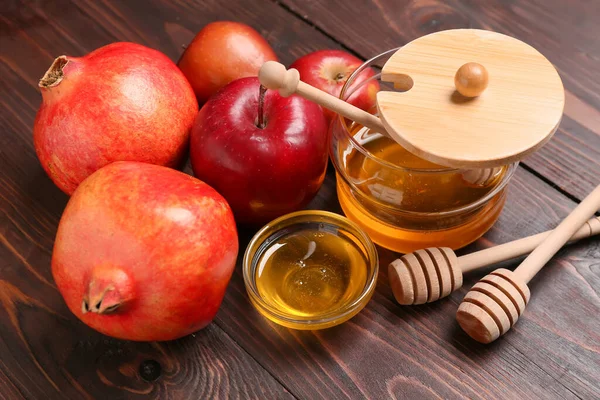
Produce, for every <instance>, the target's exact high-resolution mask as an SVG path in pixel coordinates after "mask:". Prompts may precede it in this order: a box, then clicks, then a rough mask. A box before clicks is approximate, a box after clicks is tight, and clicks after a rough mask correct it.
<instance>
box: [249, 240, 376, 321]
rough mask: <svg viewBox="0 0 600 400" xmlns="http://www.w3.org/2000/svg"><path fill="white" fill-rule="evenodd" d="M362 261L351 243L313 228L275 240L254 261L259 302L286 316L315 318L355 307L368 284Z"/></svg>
mask: <svg viewBox="0 0 600 400" xmlns="http://www.w3.org/2000/svg"><path fill="white" fill-rule="evenodd" d="M366 262H367V261H366V259H365V256H364V255H363V254H362V252H361V251H360V249H359V248H358V247H357V245H356V244H355V243H353V242H352V241H348V240H346V239H345V238H343V237H341V236H340V235H339V234H336V233H333V232H327V231H323V230H320V229H319V228H317V229H307V230H303V231H301V232H296V233H291V234H289V235H285V236H283V237H281V238H279V239H277V240H276V241H275V242H274V243H273V244H271V247H270V249H269V250H268V251H265V252H264V253H263V254H262V256H261V257H260V259H259V260H258V268H257V269H256V286H257V289H258V293H259V295H260V296H261V297H262V299H263V300H264V301H265V302H266V303H268V304H270V305H271V306H273V307H276V308H278V309H280V310H283V311H284V312H285V313H286V314H289V315H295V316H301V317H318V316H319V315H322V314H323V313H327V312H335V310H336V309H341V308H343V307H344V306H346V305H348V304H349V303H351V302H353V301H354V300H355V299H356V297H357V296H358V295H360V293H361V292H362V291H363V289H364V287H365V283H366V281H367V271H366V268H365V265H366Z"/></svg>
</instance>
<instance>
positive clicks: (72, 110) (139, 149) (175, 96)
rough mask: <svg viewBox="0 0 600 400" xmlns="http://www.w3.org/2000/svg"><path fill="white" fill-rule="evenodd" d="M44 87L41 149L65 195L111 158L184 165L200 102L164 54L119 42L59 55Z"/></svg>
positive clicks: (36, 131)
mask: <svg viewBox="0 0 600 400" xmlns="http://www.w3.org/2000/svg"><path fill="white" fill-rule="evenodd" d="M39 87H40V90H41V92H42V105H41V106H40V109H39V110H38V113H37V116H36V118H35V123H34V127H33V138H34V145H35V150H36V153H37V155H38V158H39V160H40V162H41V164H42V166H43V168H44V170H45V171H46V173H47V174H48V175H49V176H50V178H51V179H52V180H53V181H54V183H55V184H56V185H57V186H58V187H59V188H60V189H61V190H62V191H64V192H65V193H67V194H72V193H73V191H74V190H75V188H77V186H78V185H79V184H80V183H81V181H83V180H84V179H85V178H86V177H87V176H89V175H90V174H91V173H93V172H94V171H96V170H97V169H99V168H101V167H103V166H104V165H106V164H109V163H111V162H113V161H119V160H121V161H141V162H147V163H152V164H159V165H164V166H168V167H177V166H179V165H180V164H181V163H182V161H183V158H184V157H185V153H186V150H187V144H188V140H189V133H190V128H191V126H192V123H193V122H194V118H195V116H196V113H197V112H198V103H197V101H196V97H195V95H194V92H193V90H192V88H191V86H190V84H189V83H188V81H187V80H186V78H185V76H184V75H183V74H182V73H181V71H180V70H179V69H178V68H177V66H176V65H175V64H174V63H173V62H172V61H171V60H170V59H169V58H167V56H165V55H164V54H162V53H160V52H158V51H156V50H152V49H149V48H147V47H144V46H141V45H139V44H134V43H113V44H110V45H107V46H104V47H101V48H99V49H97V50H95V51H93V52H91V53H89V54H88V55H86V56H84V57H81V58H77V57H68V56H60V57H58V58H57V59H56V60H54V63H53V64H52V66H51V67H50V69H49V70H48V71H47V72H46V74H45V75H44V76H43V77H42V79H41V80H40V82H39Z"/></svg>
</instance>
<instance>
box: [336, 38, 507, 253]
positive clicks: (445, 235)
mask: <svg viewBox="0 0 600 400" xmlns="http://www.w3.org/2000/svg"><path fill="white" fill-rule="evenodd" d="M397 50H398V49H393V50H389V51H387V52H385V53H382V54H380V55H378V56H376V57H373V58H372V59H370V60H368V61H366V62H365V63H364V64H362V65H361V66H360V67H359V68H358V69H357V70H356V71H354V72H353V73H352V74H351V75H350V77H349V78H348V80H347V81H346V83H345V85H344V86H343V88H342V91H341V93H340V98H341V99H342V100H345V101H346V100H348V99H349V98H350V97H351V96H353V95H356V94H357V92H358V90H360V89H361V88H363V86H365V85H369V84H370V83H372V81H373V80H376V81H378V82H379V86H380V90H388V91H396V90H397V89H395V88H394V87H393V86H392V85H391V84H390V83H387V82H383V81H381V72H380V71H381V66H383V65H384V64H385V62H386V61H387V60H388V59H389V58H390V57H391V56H392V55H393V54H394V53H395V52H396V51H397ZM369 68H371V69H372V70H373V71H374V73H375V75H374V76H372V77H367V78H365V74H364V73H363V72H365V70H367V69H369ZM368 90H371V89H368ZM369 112H371V113H373V114H375V113H376V112H377V109H376V106H375V105H373V107H372V108H371V109H370V110H369ZM330 135H331V136H330V148H329V151H330V158H331V161H332V163H333V165H334V166H335V169H336V171H337V194H338V199H339V201H340V205H341V207H342V210H343V211H344V214H345V215H346V216H347V217H348V218H349V219H351V220H352V221H353V222H355V223H356V224H358V225H359V226H360V227H361V228H362V229H363V230H364V231H365V232H366V233H367V234H368V235H369V236H370V237H371V239H372V240H373V241H374V242H375V243H377V244H378V245H380V246H383V247H385V248H388V249H390V250H393V251H396V252H400V253H409V252H412V251H415V250H419V249H423V248H426V247H441V246H444V247H450V248H452V249H458V248H460V247H463V246H466V245H468V244H469V243H471V242H473V241H475V240H476V239H478V238H479V237H480V236H482V235H483V234H484V233H485V232H486V231H487V230H488V229H490V228H491V227H492V225H493V224H494V223H495V222H496V220H497V219H498V217H499V215H500V212H501V211H502V208H503V206H504V202H505V199H506V190H505V189H506V185H507V184H508V182H509V180H510V178H511V177H512V176H513V174H514V172H515V170H516V168H517V163H513V164H510V165H504V166H502V167H497V168H488V169H470V170H467V169H455V168H448V167H443V166H439V165H435V164H432V163H429V162H427V161H425V160H423V159H420V158H419V157H417V156H415V155H413V154H411V153H409V152H408V151H407V150H405V149H403V148H402V147H401V146H400V145H399V144H397V143H395V142H394V141H392V140H391V139H389V138H387V137H385V136H383V135H382V134H380V133H377V132H372V131H370V130H369V129H367V128H365V127H363V126H362V125H359V124H357V123H356V122H353V121H350V120H348V119H346V118H344V117H342V116H340V115H337V116H336V118H334V119H333V121H332V122H331V125H330Z"/></svg>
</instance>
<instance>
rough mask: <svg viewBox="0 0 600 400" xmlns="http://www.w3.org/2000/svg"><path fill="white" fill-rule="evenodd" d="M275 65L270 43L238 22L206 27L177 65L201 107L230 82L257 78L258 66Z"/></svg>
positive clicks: (213, 24) (274, 56)
mask: <svg viewBox="0 0 600 400" xmlns="http://www.w3.org/2000/svg"><path fill="white" fill-rule="evenodd" d="M269 60H275V61H277V56H276V55H275V52H274V51H273V49H272V48H271V46H269V43H267V41H266V40H265V39H264V38H263V37H262V36H261V35H260V34H259V33H258V32H257V31H255V30H254V29H252V28H251V27H249V26H248V25H245V24H241V23H239V22H229V21H218V22H213V23H210V24H208V25H206V26H205V27H204V28H202V30H200V32H198V34H197V35H196V37H195V38H194V39H193V40H192V42H191V43H190V44H189V46H188V47H187V48H186V50H185V52H184V53H183V54H182V56H181V58H180V59H179V62H178V65H179V68H180V69H181V71H182V72H183V74H184V75H185V76H186V77H187V78H188V81H189V82H190V83H191V85H192V88H193V89H194V92H195V93H196V97H197V98H198V101H199V102H200V103H201V104H202V103H204V102H205V101H206V100H208V98H209V97H210V96H212V95H213V94H215V93H216V92H217V90H219V89H221V88H222V87H223V86H225V85H227V84H228V83H229V82H231V81H233V80H235V79H238V78H243V77H247V76H256V75H257V74H258V70H259V68H260V67H261V65H262V64H263V63H264V62H266V61H269Z"/></svg>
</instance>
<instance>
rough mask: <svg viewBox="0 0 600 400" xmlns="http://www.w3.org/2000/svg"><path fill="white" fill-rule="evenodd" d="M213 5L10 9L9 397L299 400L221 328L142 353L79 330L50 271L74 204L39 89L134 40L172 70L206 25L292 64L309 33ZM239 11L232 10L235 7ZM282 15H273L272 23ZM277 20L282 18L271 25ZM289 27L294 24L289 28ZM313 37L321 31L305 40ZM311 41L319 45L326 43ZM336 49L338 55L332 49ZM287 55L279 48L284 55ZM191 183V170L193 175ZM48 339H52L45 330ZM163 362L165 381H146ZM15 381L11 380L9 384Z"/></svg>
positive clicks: (3, 148)
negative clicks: (43, 125)
mask: <svg viewBox="0 0 600 400" xmlns="http://www.w3.org/2000/svg"><path fill="white" fill-rule="evenodd" d="M221 6H222V4H221V2H217V1H213V2H212V3H205V4H203V5H200V4H196V3H194V2H180V3H177V4H171V2H164V3H161V2H154V3H146V2H144V3H133V2H128V4H117V5H115V4H112V3H110V2H104V3H100V2H95V1H73V2H71V1H65V0H62V1H57V2H35V3H32V2H28V1H11V2H9V3H3V5H2V6H1V7H0V24H1V30H0V48H2V55H1V56H0V93H1V96H0V132H1V134H0V171H2V172H1V173H0V187H1V190H0V283H1V284H2V287H1V288H0V297H1V298H2V300H3V302H2V307H0V321H1V323H0V354H2V357H1V358H2V361H1V363H0V377H1V378H2V379H0V392H1V393H2V394H3V395H6V396H9V397H10V398H16V397H15V396H13V394H14V393H19V391H22V393H23V395H24V396H25V397H27V398H82V397H96V398H116V397H119V398H122V397H125V396H126V397H141V396H142V395H143V394H148V393H150V394H152V395H154V396H157V397H158V396H174V397H180V398H189V396H192V395H193V396H194V397H198V398H213V397H222V398H227V397H254V398H286V397H290V394H289V393H288V392H287V391H286V390H285V388H284V387H283V386H282V385H281V384H280V383H278V382H277V381H275V380H274V379H273V378H272V377H271V376H270V374H269V373H268V372H266V371H265V369H263V368H262V367H261V366H260V365H258V364H257V363H256V362H255V361H254V360H253V359H252V358H251V357H250V356H249V355H248V354H247V353H246V352H245V351H244V350H243V349H241V348H240V347H239V346H238V345H237V344H236V343H235V342H233V341H232V340H231V339H230V338H229V337H228V336H227V335H226V334H225V333H224V332H223V331H222V330H221V329H220V328H219V327H218V326H217V325H216V324H213V325H211V326H210V327H209V328H207V329H205V330H203V331H202V332H199V333H198V334H196V335H194V336H189V337H187V338H184V339H182V340H179V341H175V342H170V343H166V344H161V345H157V344H139V343H132V342H121V341H114V340H112V339H107V338H106V337H104V336H102V335H99V334H97V333H95V332H93V331H91V330H90V329H88V328H86V327H85V326H83V325H82V324H81V323H80V322H78V321H76V320H75V318H74V317H73V316H71V315H70V313H69V312H68V310H67V309H66V307H65V305H64V303H63V301H62V299H61V298H60V295H59V294H58V292H57V291H56V289H55V287H54V284H53V281H52V277H51V274H50V270H49V264H50V255H51V251H52V245H53V240H54V235H55V232H56V227H57V225H58V221H59V218H60V215H61V213H62V210H63V208H64V206H65V204H66V202H67V200H68V199H67V196H65V195H64V194H62V193H61V192H60V191H59V190H58V189H57V188H56V187H54V185H53V184H52V182H51V181H50V180H49V179H48V178H47V177H46V176H45V173H44V172H43V170H42V169H41V167H40V166H39V162H38V161H37V158H36V156H35V152H34V150H33V145H32V140H31V127H32V124H33V119H34V118H35V113H36V110H37V107H38V105H39V103H40V101H41V97H40V95H39V92H38V89H37V81H38V79H39V78H40V77H41V75H43V73H44V71H45V69H47V68H48V66H49V65H50V63H51V62H52V59H53V58H54V57H56V56H58V55H60V54H70V55H75V56H78V55H83V54H85V53H86V52H89V51H91V50H93V49H95V48H97V47H99V46H102V45H104V44H107V43H110V42H113V41H118V40H129V41H136V42H139V43H143V44H146V45H149V46H151V47H155V48H159V49H161V50H162V51H163V52H165V53H166V54H167V55H169V56H170V57H171V58H172V59H173V60H175V61H176V60H177V58H178V57H179V55H180V54H181V52H182V51H183V48H182V44H184V43H187V42H189V41H190V40H191V38H192V37H193V35H194V34H195V32H196V31H197V30H199V29H200V28H201V27H202V26H203V25H204V24H206V23H208V22H210V21H212V20H217V19H222V18H229V19H233V20H238V21H242V22H246V23H249V24H251V25H254V26H255V27H257V28H260V27H261V26H262V27H263V29H262V33H263V34H265V36H267V37H269V35H272V34H275V35H277V37H280V38H282V40H279V41H277V42H276V44H277V45H278V46H282V47H284V48H286V49H291V52H285V53H283V52H280V53H283V57H282V58H283V60H284V61H285V62H291V61H292V60H293V59H295V58H296V57H297V56H299V55H300V54H303V53H305V52H306V51H308V50H309V49H306V48H305V47H304V45H303V44H302V43H300V42H295V44H294V45H292V44H291V43H290V41H294V37H295V35H296V31H297V30H298V29H301V28H305V26H304V23H303V22H301V21H297V20H296V19H295V18H293V17H291V16H289V15H288V14H287V13H286V12H285V11H284V10H281V9H280V8H278V7H274V8H273V7H272V5H271V4H270V3H269V2H263V3H261V4H259V5H257V6H256V7H242V8H240V7H234V6H233V5H230V6H224V7H221ZM226 7H229V8H226ZM273 11H274V13H273ZM269 13H271V14H274V16H273V18H265V21H272V23H265V21H262V18H263V16H264V15H269ZM282 17H286V18H287V21H285V22H284V19H285V18H282ZM305 36H306V37H307V38H309V39H310V38H311V32H310V31H309V32H308V33H307V34H306V35H305ZM312 36H317V37H320V35H319V34H318V33H316V32H313V33H312ZM332 43H333V42H331V43H328V44H332ZM278 46H275V48H276V49H277V48H278ZM188 172H189V169H188ZM41 328H43V329H41ZM145 359H153V360H157V361H159V362H160V364H161V365H162V368H163V373H162V377H161V378H160V379H159V380H158V381H156V382H154V383H148V382H145V381H144V380H142V379H141V378H140V377H139V373H138V369H139V366H140V364H141V362H142V361H144V360H145ZM5 376H6V377H7V378H6V379H4V377H5Z"/></svg>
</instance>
